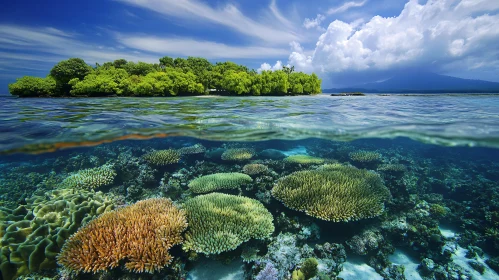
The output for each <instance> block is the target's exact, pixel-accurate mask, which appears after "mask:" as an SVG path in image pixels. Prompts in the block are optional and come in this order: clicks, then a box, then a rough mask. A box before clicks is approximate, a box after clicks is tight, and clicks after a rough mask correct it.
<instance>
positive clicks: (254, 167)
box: [243, 163, 269, 175]
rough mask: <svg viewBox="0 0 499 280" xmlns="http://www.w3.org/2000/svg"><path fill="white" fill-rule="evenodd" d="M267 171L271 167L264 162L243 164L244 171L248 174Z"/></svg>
mask: <svg viewBox="0 0 499 280" xmlns="http://www.w3.org/2000/svg"><path fill="white" fill-rule="evenodd" d="M267 171H269V168H268V167H267V166H266V165H263V164H258V163H252V164H246V165H245V166H243V172H244V173H246V174H248V175H257V174H260V173H265V172H267Z"/></svg>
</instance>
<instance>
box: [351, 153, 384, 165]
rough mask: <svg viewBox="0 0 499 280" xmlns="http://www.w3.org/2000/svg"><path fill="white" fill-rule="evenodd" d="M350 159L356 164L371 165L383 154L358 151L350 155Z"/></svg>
mask: <svg viewBox="0 0 499 280" xmlns="http://www.w3.org/2000/svg"><path fill="white" fill-rule="evenodd" d="M348 155H349V156H350V159H351V160H353V161H356V162H362V163H369V162H376V161H378V160H379V159H380V158H381V154H380V153H377V152H371V151H357V152H351V153H349V154H348Z"/></svg>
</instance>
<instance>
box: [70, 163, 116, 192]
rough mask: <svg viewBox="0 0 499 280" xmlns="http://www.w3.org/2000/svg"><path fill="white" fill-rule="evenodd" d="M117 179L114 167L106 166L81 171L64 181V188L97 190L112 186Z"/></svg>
mask: <svg viewBox="0 0 499 280" xmlns="http://www.w3.org/2000/svg"><path fill="white" fill-rule="evenodd" d="M114 177H116V171H114V166H112V165H109V164H106V165H103V166H101V167H96V168H89V169H83V170H80V171H78V172H76V173H74V174H72V175H70V176H69V177H67V178H66V179H64V181H62V186H63V187H64V188H75V189H96V188H99V187H103V186H107V185H110V184H111V183H112V182H113V181H114Z"/></svg>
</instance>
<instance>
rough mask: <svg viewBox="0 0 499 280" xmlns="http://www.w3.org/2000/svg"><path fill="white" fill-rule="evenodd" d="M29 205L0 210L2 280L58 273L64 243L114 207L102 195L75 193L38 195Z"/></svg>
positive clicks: (28, 202)
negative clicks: (58, 256) (57, 257)
mask: <svg viewBox="0 0 499 280" xmlns="http://www.w3.org/2000/svg"><path fill="white" fill-rule="evenodd" d="M26 203H27V204H26V205H23V206H19V207H18V208H17V209H14V210H11V209H6V208H1V209H0V236H1V254H0V257H1V264H0V270H1V273H2V277H0V278H3V279H5V280H10V279H16V278H17V277H19V276H22V275H26V274H29V273H33V272H37V271H40V270H44V269H55V268H56V255H57V254H58V253H59V251H60V248H61V247H62V246H63V244H64V241H65V240H66V239H67V238H68V237H69V236H70V235H71V234H73V233H74V232H76V230H77V229H78V228H79V227H80V226H81V225H83V224H85V223H87V222H89V221H90V220H91V219H92V218H94V217H95V216H97V215H100V214H102V213H104V212H106V211H109V210H111V209H112V208H113V204H114V203H113V201H111V200H110V199H109V198H107V197H106V196H104V194H103V193H101V192H97V193H94V192H89V191H85V190H75V189H63V190H54V191H51V192H47V193H42V194H41V195H37V194H35V195H33V196H32V197H31V198H28V199H26Z"/></svg>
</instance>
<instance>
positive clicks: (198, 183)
mask: <svg viewBox="0 0 499 280" xmlns="http://www.w3.org/2000/svg"><path fill="white" fill-rule="evenodd" d="M252 181H253V179H251V177H250V176H249V175H246V174H243V173H237V172H233V173H215V174H211V175H206V176H201V177H199V178H196V179H194V180H192V181H191V182H190V183H189V189H190V190H191V191H192V192H194V193H208V192H212V191H216V190H221V189H237V188H239V187H241V186H242V185H245V184H249V183H251V182H252Z"/></svg>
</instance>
